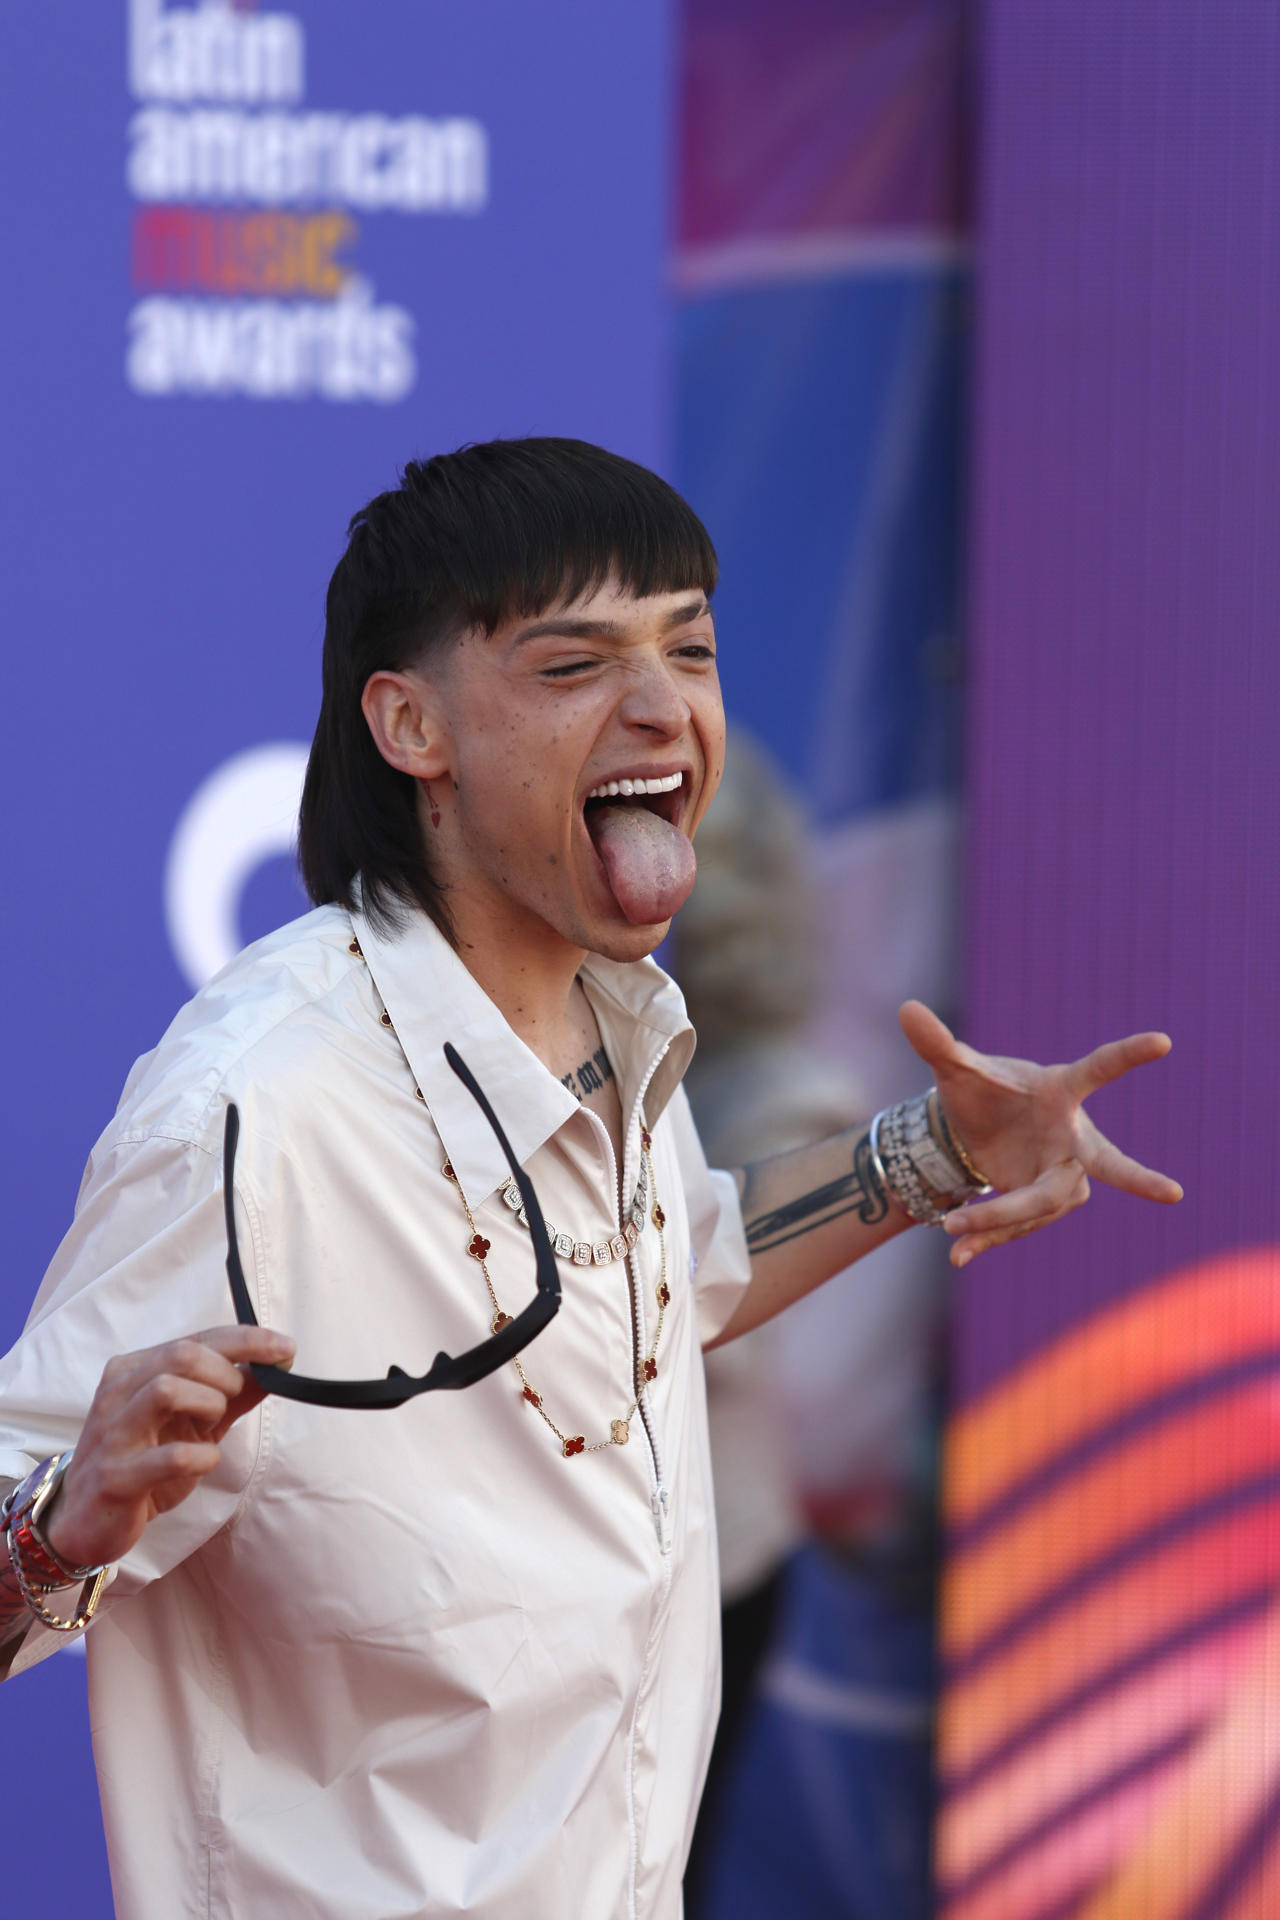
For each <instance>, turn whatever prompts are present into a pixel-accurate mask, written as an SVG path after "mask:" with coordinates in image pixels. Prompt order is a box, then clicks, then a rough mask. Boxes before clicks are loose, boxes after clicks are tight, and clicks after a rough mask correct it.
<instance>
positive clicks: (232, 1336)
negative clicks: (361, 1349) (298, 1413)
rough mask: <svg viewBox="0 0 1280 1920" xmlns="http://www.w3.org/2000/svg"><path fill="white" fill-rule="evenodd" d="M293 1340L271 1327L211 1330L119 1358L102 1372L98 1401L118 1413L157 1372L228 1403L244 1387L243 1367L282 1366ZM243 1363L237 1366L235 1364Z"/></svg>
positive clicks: (108, 1363) (291, 1354) (289, 1353)
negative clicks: (198, 1385) (201, 1384)
mask: <svg viewBox="0 0 1280 1920" xmlns="http://www.w3.org/2000/svg"><path fill="white" fill-rule="evenodd" d="M293 1353H294V1342H293V1341H292V1340H291V1339H289V1337H288V1335H287V1334H281V1333H274V1332H272V1330H271V1329H270V1328H269V1327H238V1326H237V1327H209V1328H207V1329H206V1330H205V1331H204V1332H203V1333H193V1334H190V1335H188V1336H187V1337H186V1338H184V1339H180V1340H170V1341H168V1342H167V1343H166V1344H165V1345H164V1346H161V1347H146V1348H143V1349H142V1350H141V1351H140V1352H137V1353H126V1354H121V1355H119V1356H118V1357H117V1358H116V1359H114V1360H109V1361H108V1362H107V1365H106V1367H105V1368H104V1369H103V1375H102V1385H101V1387H100V1388H99V1393H98V1399H99V1401H100V1402H102V1403H104V1405H107V1406H111V1407H113V1408H116V1409H118V1408H119V1407H121V1406H124V1405H125V1404H127V1402H128V1401H130V1400H131V1399H132V1398H133V1396H134V1394H135V1393H136V1391H137V1389H138V1386H139V1384H140V1383H141V1382H142V1381H143V1380H146V1379H150V1378H152V1377H153V1376H154V1375H156V1374H159V1373H176V1374H182V1375H184V1376H185V1377H187V1378H188V1379H192V1380H204V1381H205V1382H207V1384H208V1385H209V1386H212V1387H217V1388H218V1389H219V1390H220V1391H221V1392H222V1393H224V1394H225V1395H226V1396H227V1398H228V1399H231V1398H233V1397H234V1396H235V1395H236V1394H237V1393H239V1391H240V1390H241V1388H242V1387H243V1385H244V1381H245V1376H244V1374H243V1373H242V1372H241V1371H240V1366H241V1365H245V1364H247V1363H248V1362H250V1361H253V1360H257V1361H261V1362H264V1363H266V1364H267V1365H272V1364H274V1365H280V1364H281V1363H286V1364H287V1362H288V1361H289V1360H291V1359H292V1358H293ZM237 1363H239V1364H237Z"/></svg>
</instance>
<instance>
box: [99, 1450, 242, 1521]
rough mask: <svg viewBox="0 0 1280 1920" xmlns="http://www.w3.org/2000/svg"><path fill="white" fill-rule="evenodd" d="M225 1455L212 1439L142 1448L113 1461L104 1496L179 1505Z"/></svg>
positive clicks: (125, 1501)
mask: <svg viewBox="0 0 1280 1920" xmlns="http://www.w3.org/2000/svg"><path fill="white" fill-rule="evenodd" d="M221 1458H222V1455H221V1453H220V1451H219V1449H218V1446H217V1444H216V1442H214V1441H212V1440H171V1441H168V1442H167V1443H166V1444H165V1445H164V1446H163V1447H144V1448H139V1449H138V1450H137V1451H135V1452H133V1453H128V1454H125V1455H124V1456H123V1457H122V1458H121V1459H119V1460H116V1461H113V1462H112V1464H111V1467H110V1470H109V1472H106V1473H104V1474H103V1485H102V1494H103V1499H104V1501H105V1502H106V1503H108V1504H119V1505H120V1506H125V1505H136V1504H138V1503H140V1502H142V1501H145V1500H151V1501H153V1502H154V1503H155V1505H156V1506H157V1507H159V1508H161V1509H162V1510H163V1509H167V1508H169V1507H172V1506H177V1505H178V1503H179V1502H180V1501H181V1500H183V1499H185V1498H186V1496H187V1494H188V1493H190V1492H191V1491H192V1489H193V1488H194V1487H195V1485H196V1483H197V1482H198V1481H200V1480H203V1479H204V1477H205V1475H206V1474H209V1473H212V1472H213V1469H214V1468H215V1467H216V1466H217V1464H218V1462H219V1460H220V1459H221ZM166 1491H167V1493H168V1497H167V1498H166V1497H165V1493H166Z"/></svg>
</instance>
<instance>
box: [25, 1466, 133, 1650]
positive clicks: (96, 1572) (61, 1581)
mask: <svg viewBox="0 0 1280 1920" xmlns="http://www.w3.org/2000/svg"><path fill="white" fill-rule="evenodd" d="M71 1454H72V1449H70V1448H69V1449H68V1450H67V1452H66V1453H53V1454H50V1455H49V1457H48V1459H47V1460H42V1461H41V1462H40V1464H39V1466H38V1467H35V1468H33V1469H32V1471H31V1472H30V1473H29V1474H28V1475H27V1477H26V1479H25V1480H23V1481H21V1482H20V1484H19V1485H18V1486H16V1487H15V1488H14V1489H13V1491H12V1492H11V1493H9V1494H8V1495H7V1496H6V1498H5V1500H4V1502H3V1504H0V1529H2V1530H3V1532H4V1534H5V1536H6V1538H7V1540H8V1543H9V1563H10V1565H11V1566H12V1568H13V1575H14V1579H15V1580H16V1581H17V1583H18V1588H19V1591H20V1592H21V1594H22V1597H23V1599H24V1600H25V1601H26V1603H27V1605H28V1607H30V1609H31V1611H32V1613H34V1614H35V1615H36V1616H37V1618H38V1619H40V1620H42V1621H43V1622H44V1624H45V1625H46V1626H47V1627H52V1628H53V1629H54V1630H55V1632H58V1633H76V1632H78V1631H79V1630H80V1628H81V1627H83V1626H87V1625H88V1622H89V1621H90V1620H91V1619H92V1617H93V1611H94V1608H95V1607H96V1606H97V1604H98V1601H99V1600H100V1599H101V1597H102V1589H103V1587H104V1586H105V1585H106V1580H107V1572H108V1569H107V1568H106V1567H105V1566H102V1567H71V1566H68V1565H67V1563H66V1561H65V1560H63V1559H62V1558H61V1556H60V1555H59V1554H57V1553H55V1552H54V1550H53V1548H52V1547H51V1546H50V1544H49V1542H48V1540H47V1539H46V1538H45V1536H44V1534H43V1533H42V1532H41V1530H40V1516H41V1515H42V1514H43V1513H45V1512H47V1510H48V1508H49V1506H50V1505H51V1503H52V1502H53V1500H54V1497H55V1496H56V1494H57V1493H58V1491H59V1489H60V1487H61V1486H62V1482H63V1479H64V1478H65V1476H66V1471H67V1468H68V1467H69V1466H70V1464H71ZM78 1580H79V1581H83V1582H84V1586H83V1589H82V1591H81V1594H80V1605H79V1607H78V1609H77V1611H76V1616H75V1618H74V1619H73V1620H63V1619H61V1618H60V1617H59V1616H58V1615H57V1614H56V1613H54V1612H53V1611H52V1609H51V1608H49V1607H47V1606H46V1605H45V1604H44V1601H43V1599H42V1598H41V1596H42V1595H43V1594H47V1593H51V1592H54V1591H56V1589H57V1588H59V1587H70V1586H74V1585H75V1584H76V1582H77V1581H78Z"/></svg>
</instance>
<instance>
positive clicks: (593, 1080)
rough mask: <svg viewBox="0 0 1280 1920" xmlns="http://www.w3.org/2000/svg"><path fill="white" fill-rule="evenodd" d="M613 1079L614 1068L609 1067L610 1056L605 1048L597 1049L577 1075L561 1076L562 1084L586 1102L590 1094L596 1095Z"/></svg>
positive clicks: (567, 1074)
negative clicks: (607, 1081) (597, 1091)
mask: <svg viewBox="0 0 1280 1920" xmlns="http://www.w3.org/2000/svg"><path fill="white" fill-rule="evenodd" d="M612 1078H613V1068H612V1067H611V1066H610V1065H609V1056H608V1054H607V1053H606V1052H605V1050H604V1048H603V1047H597V1048H596V1050H595V1052H594V1053H593V1054H592V1056H591V1058H590V1059H589V1060H584V1061H583V1063H582V1065H581V1066H580V1067H579V1068H578V1070H577V1072H576V1073H565V1074H561V1076H560V1083H561V1085H562V1086H566V1087H568V1089H569V1091H570V1093H574V1094H576V1095H577V1096H578V1098H579V1100H585V1099H586V1097H587V1095H588V1094H589V1093H595V1092H596V1090H597V1089H598V1088H599V1087H602V1086H603V1085H604V1083H605V1081H606V1080H612Z"/></svg>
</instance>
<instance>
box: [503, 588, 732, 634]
mask: <svg viewBox="0 0 1280 1920" xmlns="http://www.w3.org/2000/svg"><path fill="white" fill-rule="evenodd" d="M710 611H711V606H710V603H709V601H708V599H707V596H706V595H705V593H704V594H700V595H699V596H698V598H697V599H696V600H689V601H687V602H686V603H685V605H684V606H682V607H673V608H672V610H671V612H670V613H669V614H667V616H666V618H665V619H664V620H663V622H662V627H661V631H662V632H663V633H670V632H671V631H672V630H673V628H675V627H685V626H688V624H689V622H690V621H691V620H697V619H698V618H699V617H700V616H701V615H702V614H704V613H710ZM548 633H554V634H556V635H557V636H559V637H560V638H562V639H565V640H625V639H626V637H627V629H626V627H625V626H623V624H622V622H621V621H620V620H579V619H575V618H574V617H573V615H571V614H555V615H552V617H551V618H550V619H548V620H535V621H534V622H533V623H532V625H531V626H527V627H521V629H520V631H519V633H517V634H516V635H515V636H514V638H513V640H512V642H511V644H512V646H514V647H522V646H523V645H524V643H525V641H526V640H538V639H541V638H542V636H543V635H544V634H548Z"/></svg>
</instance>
